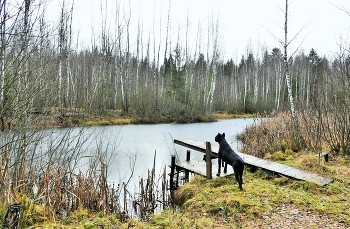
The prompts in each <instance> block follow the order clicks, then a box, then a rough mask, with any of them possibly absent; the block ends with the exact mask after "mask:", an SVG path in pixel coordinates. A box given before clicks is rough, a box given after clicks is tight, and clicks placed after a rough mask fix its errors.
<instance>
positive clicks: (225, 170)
mask: <svg viewBox="0 0 350 229" xmlns="http://www.w3.org/2000/svg"><path fill="white" fill-rule="evenodd" d="M224 173H227V162H225V168H224Z"/></svg>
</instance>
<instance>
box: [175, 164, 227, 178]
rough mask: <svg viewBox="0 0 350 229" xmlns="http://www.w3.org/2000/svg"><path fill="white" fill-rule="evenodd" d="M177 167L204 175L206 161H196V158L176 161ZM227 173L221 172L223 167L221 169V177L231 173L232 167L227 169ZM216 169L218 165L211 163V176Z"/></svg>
mask: <svg viewBox="0 0 350 229" xmlns="http://www.w3.org/2000/svg"><path fill="white" fill-rule="evenodd" d="M176 166H177V167H180V168H181V169H185V170H188V171H191V172H193V173H195V174H198V175H201V176H206V163H205V161H198V160H190V161H182V162H179V163H176ZM227 170H228V171H227V173H224V172H223V168H222V170H221V175H220V176H221V177H224V176H228V175H231V174H233V173H234V172H233V169H232V168H231V169H227ZM217 171H218V165H215V164H213V165H212V177H216V173H217Z"/></svg>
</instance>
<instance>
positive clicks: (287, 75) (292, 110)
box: [283, 0, 306, 148]
mask: <svg viewBox="0 0 350 229" xmlns="http://www.w3.org/2000/svg"><path fill="white" fill-rule="evenodd" d="M287 38H288V0H286V9H285V21H284V43H283V48H284V55H283V60H284V76H285V79H286V84H287V89H288V97H289V105H290V113H291V115H292V119H293V123H294V128H295V131H296V133H297V135H298V138H299V141H300V143H301V144H302V147H303V148H305V147H306V144H305V141H304V138H303V136H302V135H301V131H300V127H299V122H298V118H297V116H296V111H295V107H294V99H293V93H292V86H291V83H290V73H289V64H288V53H287V50H288V45H289V44H290V41H288V39H287Z"/></svg>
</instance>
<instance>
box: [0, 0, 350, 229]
mask: <svg viewBox="0 0 350 229" xmlns="http://www.w3.org/2000/svg"><path fill="white" fill-rule="evenodd" d="M46 3H47V2H46V1H43V0H24V1H14V0H4V1H1V2H0V44H1V45H0V131H1V133H0V141H1V142H0V201H1V203H3V204H2V205H1V211H0V214H1V216H4V215H5V212H6V208H7V206H8V205H10V204H12V203H14V202H18V203H21V206H22V209H23V213H22V217H21V223H22V225H26V226H28V227H29V226H31V225H37V224H40V223H43V221H47V220H50V221H53V222H59V223H62V222H63V221H62V220H66V221H65V222H66V223H67V224H70V225H73V224H80V225H84V223H83V222H79V223H76V221H75V219H81V218H84V217H85V216H86V215H90V214H96V215H94V216H95V217H94V219H95V221H93V222H90V221H88V222H86V224H92V225H90V226H89V225H87V226H86V227H85V228H88V227H90V228H93V225H100V224H101V225H102V224H103V225H107V222H106V224H105V223H104V220H107V221H108V222H110V221H113V222H114V221H116V224H117V225H123V223H126V224H127V225H129V226H130V225H142V226H140V227H147V225H148V226H151V225H152V226H155V225H156V226H157V225H158V227H162V225H164V226H167V225H170V226H171V225H172V223H176V224H174V225H180V226H182V225H183V226H184V227H186V225H188V224H190V223H192V224H191V225H193V223H194V225H198V226H200V227H201V226H205V225H209V226H211V225H216V224H217V223H219V224H220V225H222V224H221V222H222V223H224V222H227V223H230V224H231V223H232V224H235V225H245V224H244V222H246V221H244V222H243V220H244V219H246V218H248V219H252V220H253V218H254V216H255V217H257V218H259V216H260V215H261V214H260V213H262V212H269V211H270V212H272V211H273V210H275V209H276V208H277V206H279V205H280V204H283V203H282V202H281V201H282V200H284V199H286V198H287V196H286V193H289V194H291V195H292V196H293V198H294V197H295V198H294V199H295V200H294V202H293V204H296V205H297V207H298V208H301V209H307V210H310V211H316V212H318V213H320V214H327V215H328V216H329V217H333V218H335V219H337V220H339V221H341V222H343V223H345V224H348V220H346V219H348V218H349V215H347V214H348V213H344V212H343V209H344V208H343V206H344V205H345V206H347V207H348V202H346V200H347V199H349V198H348V193H349V192H348V191H349V180H348V179H347V177H349V173H348V161H349V155H350V145H349V142H350V141H349V139H350V116H349V113H350V112H349V109H350V94H349V93H350V91H349V88H350V77H349V72H350V51H349V50H350V48H349V44H348V43H346V41H340V43H339V50H337V51H336V55H334V56H319V55H318V53H317V50H314V49H311V50H307V51H304V50H299V51H297V52H295V53H294V54H293V55H291V56H288V58H287V57H286V55H285V54H284V53H285V52H284V51H285V50H283V48H285V46H284V47H283V45H282V47H280V46H278V42H276V43H277V45H276V47H275V48H273V49H272V50H270V49H267V48H264V47H259V49H261V50H262V51H259V52H257V51H254V50H253V49H252V48H250V47H247V52H246V53H245V54H244V55H242V56H241V57H231V58H228V59H224V58H223V50H222V47H220V44H221V43H220V23H219V22H218V21H217V20H216V19H215V18H213V17H212V18H211V19H210V20H208V24H207V25H206V27H202V25H199V26H198V31H197V41H196V44H195V48H194V49H191V51H190V49H189V48H188V47H189V43H188V40H187V35H188V34H187V33H186V35H185V36H182V35H181V34H178V36H177V39H173V38H170V36H168V34H170V33H174V30H172V28H171V27H170V26H169V22H170V19H169V18H170V17H169V14H170V8H169V12H168V17H167V18H166V19H164V21H167V25H168V26H167V27H166V28H164V30H165V31H166V33H165V34H166V36H165V37H161V39H162V41H163V42H161V43H158V42H157V37H158V36H160V35H159V34H157V33H156V32H155V31H154V32H153V34H144V33H143V30H142V24H141V22H140V20H138V22H137V23H139V24H138V26H137V27H136V31H130V30H131V29H132V28H131V26H130V21H131V20H134V18H131V16H130V15H129V14H128V13H127V12H126V11H125V10H126V8H125V7H122V6H120V7H119V8H118V7H117V9H116V12H115V18H114V19H115V22H116V27H115V28H117V29H115V30H114V31H112V30H110V28H108V27H106V20H107V19H106V18H102V21H101V25H102V26H101V30H99V31H98V35H96V37H95V36H94V37H93V38H92V39H91V40H92V42H91V44H90V45H89V46H88V47H82V46H79V42H77V44H75V37H74V33H75V31H74V29H73V28H72V18H73V17H74V16H75V15H74V14H73V12H74V10H73V9H74V4H68V3H67V2H66V1H63V2H62V4H61V7H60V9H59V12H60V13H59V16H58V18H57V22H56V23H51V22H50V21H48V19H47V18H46V16H45V10H46ZM101 9H104V7H101ZM286 22H287V20H286ZM135 23H136V21H135ZM186 27H187V29H186V31H188V30H190V29H191V28H190V24H189V23H187V25H186ZM133 28H134V27H133ZM131 32H132V33H131ZM131 34H136V36H131ZM161 34H163V33H161ZM203 37H206V39H204V38H203ZM286 67H288V73H289V74H288V75H289V77H288V80H286V79H287V78H286V77H285V76H286V75H285V73H286V70H287V69H286ZM291 96H292V98H293V101H294V105H295V112H296V114H297V115H296V116H297V119H298V121H299V124H300V130H301V138H300V136H298V135H299V133H296V132H295V129H294V127H293V126H294V125H293V124H292V122H294V120H291V119H290V112H291V107H290V100H291V99H290V98H291ZM222 113H227V114H248V113H258V114H262V115H263V116H264V117H269V118H267V119H264V121H263V122H262V123H259V125H258V124H257V125H256V126H253V127H251V128H249V129H247V131H246V132H245V133H243V134H242V135H240V140H241V141H242V142H243V143H244V146H243V149H242V150H243V151H244V152H246V153H250V154H253V155H256V156H259V157H265V158H269V159H272V160H278V161H279V160H282V161H283V162H284V163H288V164H291V165H293V166H295V167H302V166H305V165H306V167H305V168H304V169H306V170H311V171H316V172H318V173H321V174H323V175H325V176H330V177H332V178H334V179H335V182H334V183H333V184H331V185H330V186H329V187H326V188H319V187H315V186H312V185H310V184H308V183H304V182H300V181H289V180H287V179H285V178H276V177H273V176H270V175H268V176H267V175H261V174H260V172H258V173H251V172H249V171H247V173H246V176H245V177H246V181H245V182H246V184H245V187H246V189H247V191H246V192H245V193H240V192H236V190H234V187H235V186H231V185H228V180H225V179H215V180H213V181H204V180H202V179H200V178H196V179H195V180H194V181H193V183H191V184H189V185H188V186H184V189H186V187H191V185H192V187H193V186H196V185H198V184H200V185H203V187H206V188H200V189H198V191H195V190H191V191H190V192H189V193H188V194H187V195H185V197H184V195H183V194H178V197H177V198H179V199H181V201H180V203H178V204H179V205H181V206H182V207H181V210H180V212H173V211H165V212H163V213H162V214H159V215H154V216H152V217H149V215H148V214H147V217H146V218H147V219H148V221H147V222H148V223H145V224H143V222H141V221H137V220H136V219H128V217H130V212H131V211H126V210H125V209H127V206H124V201H122V199H123V198H124V199H125V198H129V197H130V196H132V194H130V192H129V191H128V190H127V189H125V188H124V187H126V186H123V185H122V184H120V186H118V185H117V184H114V186H113V184H110V183H108V171H109V169H108V168H109V167H108V166H109V163H110V161H111V157H113V156H115V155H110V154H108V155H109V156H106V155H107V154H106V152H107V151H108V152H109V151H113V152H117V150H116V149H117V147H118V144H117V141H116V140H114V141H113V140H112V139H110V141H111V142H110V144H109V145H108V146H107V148H103V147H101V144H99V141H100V139H99V138H97V137H95V138H96V139H97V140H96V139H94V140H96V141H95V142H96V146H94V147H95V148H96V151H95V153H94V154H93V155H86V153H85V152H86V148H84V143H85V142H88V141H89V142H90V141H91V139H90V137H91V136H86V135H84V132H83V131H82V132H80V133H79V134H78V135H74V136H72V135H71V131H72V130H71V129H70V128H67V129H64V130H66V132H59V133H58V131H57V130H56V129H55V128H51V129H49V130H45V131H43V129H44V128H45V127H47V126H51V127H52V126H69V127H71V126H75V125H94V124H95V123H99V124H100V125H102V124H125V123H130V122H133V123H159V122H181V123H188V122H199V121H210V120H213V118H214V117H215V116H213V115H214V114H217V115H218V114H219V115H220V114H222ZM102 137H104V138H106V136H102V135H101V138H102ZM114 137H115V139H118V136H114ZM48 139H49V140H48ZM98 139H99V140H98ZM323 150H327V151H330V156H331V160H333V162H332V163H329V164H322V163H323V162H321V161H317V160H316V159H315V157H313V156H312V154H317V153H320V152H322V151H323ZM81 160H85V162H86V165H87V166H86V167H85V170H84V171H85V172H84V173H82V172H81V171H82V170H81V167H80V164H79V163H80V162H81ZM315 160H316V161H315ZM309 167H310V168H309ZM130 169H132V168H130ZM106 171H107V172H106ZM148 178H149V179H147V181H143V182H144V183H142V185H141V184H140V187H141V188H140V190H144V193H147V192H149V191H150V190H153V191H154V190H155V189H154V188H152V187H153V186H152V185H154V184H156V183H157V182H155V178H154V177H153V176H152V172H150V176H148ZM162 179H164V176H163V177H162V178H159V179H157V181H158V180H162ZM229 180H230V178H229ZM147 182H148V183H147ZM159 182H160V181H159ZM160 183H162V182H160ZM229 183H230V184H231V183H232V180H231V181H230V182H229ZM164 185H165V184H164V183H163V186H164ZM165 186H166V185H165ZM208 187H209V188H208ZM281 187H282V189H281ZM164 188H165V189H166V187H164ZM164 188H163V189H164ZM184 189H182V190H184ZM256 189H259V190H261V191H257V190H256ZM227 190H229V191H227ZM283 190H284V191H283ZM153 191H152V192H151V193H153ZM141 192H142V191H140V193H141ZM179 193H181V189H180V190H179ZM185 193H186V192H185ZM218 193H219V194H220V195H222V196H224V197H225V198H226V199H225V198H216V199H217V201H219V202H215V200H214V199H211V198H215V197H216V196H217V195H216V194H218ZM227 193H230V195H228V194H227ZM272 193H274V194H276V195H272ZM144 195H145V194H143V195H141V196H144ZM121 196H123V198H121ZM164 196H165V195H163V194H162V195H160V196H158V197H157V198H156V197H154V198H153V197H152V198H151V199H152V201H154V200H155V199H158V198H160V199H163V197H164ZM186 196H187V197H186ZM298 196H299V197H298ZM300 196H301V197H300ZM134 197H135V196H134ZM316 197H317V198H321V199H322V200H324V202H322V203H320V202H317V203H316V200H315V198H316ZM164 198H165V197H164ZM235 198H236V199H235ZM134 199H136V200H138V198H134ZM251 200H254V202H250V201H251ZM138 201H139V202H135V203H138V204H137V206H143V207H145V206H146V205H142V204H140V203H144V202H142V201H143V200H142V198H141V200H138ZM162 201H163V200H162ZM163 202H166V201H165V200H164V201H163ZM322 206H324V207H322ZM150 208H151V209H152V208H153V207H152V206H151V207H150ZM311 208H312V209H311ZM128 209H130V208H128ZM315 209H316V210H315ZM325 209H330V210H329V213H327V212H326V210H325ZM153 210H154V209H153ZM180 215H181V217H180ZM193 215H195V216H198V217H196V219H194V218H193ZM100 216H101V217H102V218H101V221H103V222H100V221H99V220H100V218H99V217H100ZM109 216H111V218H108V217H109ZM182 216H185V217H182ZM191 216H192V218H191ZM105 217H107V218H105ZM213 217H214V218H213ZM216 217H219V218H218V220H219V221H214V220H213V219H216ZM94 219H92V220H94ZM113 222H111V225H112V224H113V225H114V223H113ZM237 222H242V223H237ZM108 225H109V224H108ZM107 227H108V226H107Z"/></svg>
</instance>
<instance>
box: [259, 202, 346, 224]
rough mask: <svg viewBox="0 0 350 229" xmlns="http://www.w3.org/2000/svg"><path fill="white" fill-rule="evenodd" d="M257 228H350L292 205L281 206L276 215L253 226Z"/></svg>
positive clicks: (264, 218) (271, 214) (267, 217)
mask: <svg viewBox="0 0 350 229" xmlns="http://www.w3.org/2000/svg"><path fill="white" fill-rule="evenodd" d="M252 226H253V227H255V228H319V229H321V228H332V229H335V228H349V227H348V226H347V225H345V223H344V222H337V221H335V220H334V219H331V218H329V217H328V216H323V215H319V214H315V213H313V212H311V211H300V210H298V209H297V208H296V207H295V206H293V205H292V204H284V205H282V206H280V207H279V208H278V209H277V211H276V212H274V213H266V214H265V215H263V217H262V219H259V220H256V221H254V222H253V224H252Z"/></svg>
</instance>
